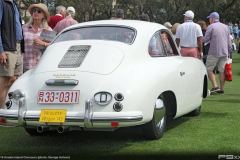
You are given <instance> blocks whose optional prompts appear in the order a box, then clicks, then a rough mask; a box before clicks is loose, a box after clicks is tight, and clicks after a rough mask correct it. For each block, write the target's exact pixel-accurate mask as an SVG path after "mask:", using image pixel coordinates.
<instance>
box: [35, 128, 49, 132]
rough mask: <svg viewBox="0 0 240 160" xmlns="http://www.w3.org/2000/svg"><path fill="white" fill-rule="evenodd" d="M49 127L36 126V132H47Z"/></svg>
mask: <svg viewBox="0 0 240 160" xmlns="http://www.w3.org/2000/svg"><path fill="white" fill-rule="evenodd" d="M48 130H49V127H48V126H38V127H37V132H38V133H42V132H43V131H48Z"/></svg>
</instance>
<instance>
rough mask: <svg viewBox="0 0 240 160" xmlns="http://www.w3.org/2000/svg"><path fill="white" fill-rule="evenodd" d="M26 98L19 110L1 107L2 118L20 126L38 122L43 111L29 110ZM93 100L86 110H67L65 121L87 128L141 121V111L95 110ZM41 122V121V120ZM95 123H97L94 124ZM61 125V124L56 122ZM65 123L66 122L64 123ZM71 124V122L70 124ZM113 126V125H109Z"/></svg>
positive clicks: (86, 106)
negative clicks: (93, 109)
mask: <svg viewBox="0 0 240 160" xmlns="http://www.w3.org/2000/svg"><path fill="white" fill-rule="evenodd" d="M24 102H25V98H21V99H20V100H19V109H18V110H8V109H0V118H5V119H6V120H7V121H8V120H13V121H14V120H15V121H16V122H17V123H18V125H19V126H22V127H25V126H27V125H28V124H27V122H38V121H39V117H40V113H41V111H27V108H26V106H25V105H24ZM92 106H93V105H92V102H91V100H89V99H87V100H86V101H85V111H84V112H67V115H66V118H65V122H64V123H66V122H67V123H74V125H73V126H80V127H85V128H94V127H95V126H97V124H101V125H102V126H104V124H109V123H111V122H119V123H121V122H123V123H124V122H126V123H131V122H135V123H136V122H138V123H141V121H142V119H143V116H142V112H140V111H133V112H93V111H92ZM39 123H40V122H39ZM94 124H95V125H94ZM56 125H59V124H56ZM63 125H64V124H63ZM68 125H69V124H68ZM109 127H111V126H109Z"/></svg>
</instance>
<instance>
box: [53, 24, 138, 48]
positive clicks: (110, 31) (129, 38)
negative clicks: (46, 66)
mask: <svg viewBox="0 0 240 160" xmlns="http://www.w3.org/2000/svg"><path fill="white" fill-rule="evenodd" d="M135 36H136V31H135V30H134V29H131V28H125V27H112V26H111V27H106V26H104V27H88V28H74V29H72V30H68V31H65V32H63V33H61V34H60V35H59V36H58V37H57V38H56V39H55V40H54V42H53V43H57V42H63V41H71V40H108V41H118V42H123V43H127V44H132V43H133V41H134V38H135Z"/></svg>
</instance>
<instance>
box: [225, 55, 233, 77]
mask: <svg viewBox="0 0 240 160" xmlns="http://www.w3.org/2000/svg"><path fill="white" fill-rule="evenodd" d="M225 80H226V81H232V59H230V58H228V60H227V63H226V64H225Z"/></svg>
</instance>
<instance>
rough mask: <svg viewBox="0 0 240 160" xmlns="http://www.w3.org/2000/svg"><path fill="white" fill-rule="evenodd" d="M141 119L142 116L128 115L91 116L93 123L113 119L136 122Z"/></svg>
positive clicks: (111, 120)
mask: <svg viewBox="0 0 240 160" xmlns="http://www.w3.org/2000/svg"><path fill="white" fill-rule="evenodd" d="M142 119H143V116H141V115H139V116H128V117H114V118H105V117H102V118H98V117H95V118H92V122H93V123H98V122H113V121H118V122H136V121H141V120H142Z"/></svg>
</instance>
